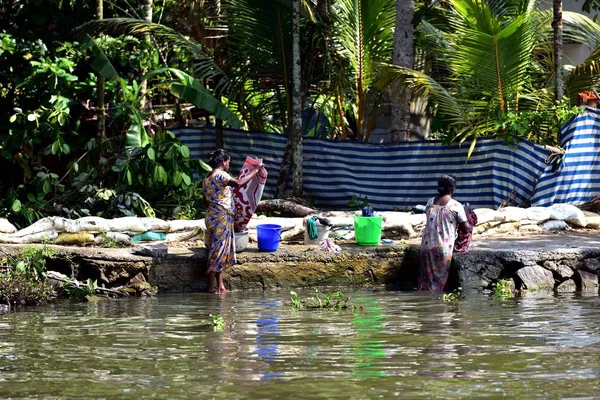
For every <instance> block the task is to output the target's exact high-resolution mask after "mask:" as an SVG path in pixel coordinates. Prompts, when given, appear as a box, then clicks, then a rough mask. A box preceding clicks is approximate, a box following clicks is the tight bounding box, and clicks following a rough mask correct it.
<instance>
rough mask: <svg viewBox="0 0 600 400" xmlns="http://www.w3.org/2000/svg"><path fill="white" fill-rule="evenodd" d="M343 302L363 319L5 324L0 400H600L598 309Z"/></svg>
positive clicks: (250, 311)
mask: <svg viewBox="0 0 600 400" xmlns="http://www.w3.org/2000/svg"><path fill="white" fill-rule="evenodd" d="M304 293H305V294H306V293H311V292H310V291H305V292H304ZM349 293H351V294H352V298H353V300H354V303H355V304H360V305H362V306H363V307H364V311H363V312H352V311H300V312H297V311H294V310H292V309H291V307H290V306H289V298H288V295H287V292H284V291H281V292H268V293H265V294H262V293H250V294H248V293H231V294H229V295H226V296H224V297H223V298H221V299H219V298H217V297H213V296H209V295H206V294H189V295H161V296H160V297H158V298H153V299H127V300H115V301H108V302H103V303H98V304H80V303H69V302H62V303H59V304H56V305H52V306H47V307H43V308H35V309H29V310H27V311H25V312H19V313H13V314H8V315H3V316H0V397H2V398H157V399H174V398H197V399H204V398H216V399H246V398H247V399H275V398H285V399H294V398H298V399H324V398H344V399H350V398H352V399H367V398H368V399H372V398H391V397H402V398H472V397H489V398H499V397H509V398H571V399H573V398H600V391H599V389H600V299H599V298H598V297H597V296H590V297H580V296H566V297H565V296H563V297H551V296H548V297H541V296H536V297H524V298H518V299H509V300H505V301H498V300H496V299H494V298H488V297H485V296H473V297H470V298H468V299H466V300H463V301H461V302H459V303H457V304H451V303H446V302H442V301H441V300H439V299H437V298H436V297H431V296H429V295H428V294H423V293H405V292H386V291H362V290H361V291H354V292H349ZM209 314H218V315H221V316H222V317H223V318H224V319H225V322H226V325H225V329H224V331H223V332H214V331H213V328H212V327H210V326H207V325H206V324H205V322H207V321H208V320H209Z"/></svg>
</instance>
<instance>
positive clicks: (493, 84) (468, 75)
mask: <svg viewBox="0 0 600 400" xmlns="http://www.w3.org/2000/svg"><path fill="white" fill-rule="evenodd" d="M531 28H532V26H531V23H530V20H529V18H528V17H527V15H523V16H520V17H518V18H516V19H515V20H514V21H513V22H511V23H510V24H508V25H507V26H505V27H504V28H502V29H500V30H499V31H498V32H497V33H495V34H493V35H490V34H489V33H487V32H481V31H476V30H469V29H466V30H463V31H460V32H458V33H457V39H456V40H457V41H456V45H455V46H453V49H452V51H449V52H448V55H447V59H448V62H449V64H450V65H451V68H452V70H453V74H454V76H455V77H457V79H460V81H461V82H462V83H463V85H464V86H465V87H467V88H471V89H472V90H475V91H481V92H483V93H489V95H490V96H492V97H493V98H496V99H497V100H498V102H499V104H500V108H501V111H507V110H508V109H511V108H514V107H515V104H511V101H515V99H516V95H517V93H519V92H520V91H521V90H522V88H523V86H524V84H525V83H526V81H527V75H528V74H527V72H528V70H529V68H530V60H531V51H532V49H533V44H534V32H533V30H532V29H531Z"/></svg>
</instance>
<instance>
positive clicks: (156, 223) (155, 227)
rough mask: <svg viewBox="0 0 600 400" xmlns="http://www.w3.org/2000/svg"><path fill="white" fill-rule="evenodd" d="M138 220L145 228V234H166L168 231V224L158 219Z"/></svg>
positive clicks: (144, 218)
mask: <svg viewBox="0 0 600 400" xmlns="http://www.w3.org/2000/svg"><path fill="white" fill-rule="evenodd" d="M140 219H141V220H142V223H143V224H144V226H145V227H146V231H145V232H168V231H169V229H170V225H169V223H168V222H167V221H165V220H162V219H160V218H150V217H142V218H140Z"/></svg>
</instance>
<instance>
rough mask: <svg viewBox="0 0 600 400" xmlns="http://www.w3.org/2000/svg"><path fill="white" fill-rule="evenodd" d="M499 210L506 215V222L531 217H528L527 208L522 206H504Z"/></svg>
mask: <svg viewBox="0 0 600 400" xmlns="http://www.w3.org/2000/svg"><path fill="white" fill-rule="evenodd" d="M498 212H499V213H500V214H501V215H503V216H504V221H505V222H517V221H521V220H522V219H529V218H528V217H527V209H525V208H520V207H502V208H499V209H498Z"/></svg>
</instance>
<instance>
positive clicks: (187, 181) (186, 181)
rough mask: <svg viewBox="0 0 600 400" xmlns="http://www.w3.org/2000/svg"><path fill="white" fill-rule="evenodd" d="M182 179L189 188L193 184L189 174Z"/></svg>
mask: <svg viewBox="0 0 600 400" xmlns="http://www.w3.org/2000/svg"><path fill="white" fill-rule="evenodd" d="M181 177H182V178H183V183H185V184H186V186H189V185H190V184H191V183H192V179H191V178H190V176H189V175H188V174H183V175H182V176H181Z"/></svg>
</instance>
